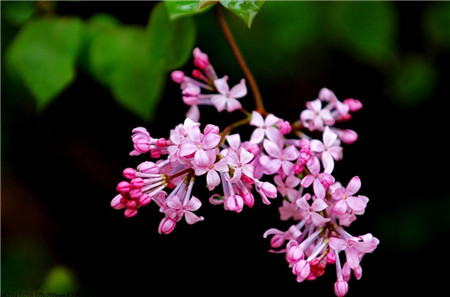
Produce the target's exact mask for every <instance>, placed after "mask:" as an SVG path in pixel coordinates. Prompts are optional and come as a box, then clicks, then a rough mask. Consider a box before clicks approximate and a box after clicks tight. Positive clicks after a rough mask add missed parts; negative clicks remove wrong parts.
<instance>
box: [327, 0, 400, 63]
mask: <svg viewBox="0 0 450 297" xmlns="http://www.w3.org/2000/svg"><path fill="white" fill-rule="evenodd" d="M330 8H331V9H330V10H329V20H330V23H329V28H330V29H332V31H331V32H333V33H335V34H336V35H335V36H331V38H332V39H335V40H336V41H337V42H339V45H341V46H343V47H344V48H346V49H349V50H351V51H352V52H353V54H355V55H357V56H359V57H360V58H362V59H364V60H366V61H368V62H375V63H383V62H386V59H387V58H389V57H391V56H392V55H393V52H394V50H395V46H394V45H395V38H396V33H397V22H396V21H397V20H396V14H395V10H394V4H393V3H390V2H389V1H384V2H383V1H379V2H377V1H375V2H372V1H371V2H364V1H362V2H358V1H351V2H345V1H343V2H340V1H336V2H333V3H332V5H330Z"/></svg>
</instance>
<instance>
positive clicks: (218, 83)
mask: <svg viewBox="0 0 450 297" xmlns="http://www.w3.org/2000/svg"><path fill="white" fill-rule="evenodd" d="M227 80H228V76H224V77H223V78H219V79H216V80H214V86H215V87H216V89H217V91H218V92H219V93H220V94H217V95H213V96H212V97H211V102H212V104H213V105H214V106H215V107H216V109H217V111H219V112H221V111H223V110H224V109H226V110H227V111H228V112H232V111H234V110H236V109H240V108H242V105H241V103H240V102H239V101H238V100H237V98H242V97H244V96H245V95H247V87H246V86H245V79H241V82H240V83H239V84H237V85H235V86H234V87H232V88H231V90H230V87H229V86H228V83H227Z"/></svg>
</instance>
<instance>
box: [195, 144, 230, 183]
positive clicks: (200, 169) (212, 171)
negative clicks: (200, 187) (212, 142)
mask: <svg viewBox="0 0 450 297" xmlns="http://www.w3.org/2000/svg"><path fill="white" fill-rule="evenodd" d="M206 155H207V157H208V160H207V162H205V163H201V164H199V165H195V166H194V169H195V175H197V176H200V175H203V174H205V173H206V186H207V187H208V189H209V190H210V191H212V190H213V189H214V188H215V187H216V186H218V185H219V184H220V177H219V174H218V172H228V165H227V158H221V159H219V160H217V158H218V154H217V152H216V151H215V150H210V151H207V152H206ZM216 160H217V161H216Z"/></svg>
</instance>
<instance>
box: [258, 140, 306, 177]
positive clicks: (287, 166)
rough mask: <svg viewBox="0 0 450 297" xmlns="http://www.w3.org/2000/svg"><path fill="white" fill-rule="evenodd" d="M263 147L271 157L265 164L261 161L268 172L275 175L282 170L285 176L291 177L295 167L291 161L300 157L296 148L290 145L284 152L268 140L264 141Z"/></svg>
mask: <svg viewBox="0 0 450 297" xmlns="http://www.w3.org/2000/svg"><path fill="white" fill-rule="evenodd" d="M263 145H264V149H265V151H266V152H267V154H268V155H269V156H270V158H266V160H265V161H264V162H263V161H261V163H262V164H263V165H264V167H265V168H266V170H267V172H268V173H269V174H273V173H276V172H278V170H280V168H281V169H282V171H283V173H284V174H286V175H289V173H290V172H291V171H292V168H293V167H294V164H293V163H292V162H291V161H294V160H296V159H297V157H298V151H297V149H296V148H295V146H293V145H290V146H288V147H287V148H285V149H283V150H282V149H281V148H280V147H279V146H278V145H277V144H276V143H275V142H273V141H270V140H268V139H265V140H264V143H263Z"/></svg>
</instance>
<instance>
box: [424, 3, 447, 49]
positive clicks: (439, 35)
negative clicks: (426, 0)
mask: <svg viewBox="0 0 450 297" xmlns="http://www.w3.org/2000/svg"><path fill="white" fill-rule="evenodd" d="M425 28H426V30H427V33H428V34H427V37H429V38H430V39H431V40H432V41H433V42H435V43H436V44H438V45H442V46H446V47H450V2H445V1H443V2H435V3H432V5H430V6H429V8H428V9H427V11H426V13H425Z"/></svg>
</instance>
